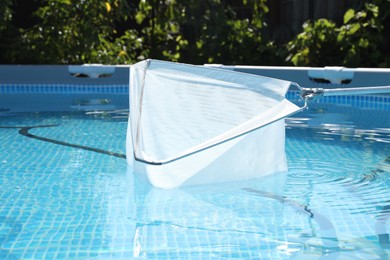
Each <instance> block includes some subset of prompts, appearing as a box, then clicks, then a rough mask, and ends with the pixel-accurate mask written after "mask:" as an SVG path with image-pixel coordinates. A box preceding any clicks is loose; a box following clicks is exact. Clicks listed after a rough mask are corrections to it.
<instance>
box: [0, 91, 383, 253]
mask: <svg viewBox="0 0 390 260" xmlns="http://www.w3.org/2000/svg"><path fill="white" fill-rule="evenodd" d="M22 87H23V92H24V94H23V95H22V96H20V95H21V94H18V93H19V92H20V91H21V89H22ZM45 87H48V89H44V90H42V89H41V90H38V92H39V93H33V92H34V90H36V89H37V86H33V87H31V86H28V85H25V86H11V87H9V88H8V89H7V91H5V92H6V93H5V92H4V93H2V94H3V95H2V96H1V98H0V99H1V103H0V104H1V112H0V126H1V128H0V132H1V135H0V136H1V141H2V145H1V150H0V173H1V175H0V185H1V187H2V188H1V190H0V258H1V259H42V258H46V259H54V258H56V259H61V258H62V259H69V258H71V259H86V258H87V259H129V258H134V257H140V258H147V259H153V258H154V259H177V258H181V259H192V258H197V259H204V258H211V259H214V258H215V259H220V258H222V259H223V258H228V259H231V258H239V259H240V258H241V259H242V258H246V259H291V258H297V259H303V258H306V259H313V258H314V259H315V258H321V257H329V258H331V259H335V258H336V257H340V259H345V258H350V259H386V258H388V256H389V253H390V251H389V250H390V249H389V247H390V244H389V238H388V234H389V230H390V226H389V225H390V221H389V219H390V200H389V196H388V194H389V190H390V175H389V174H390V157H389V156H390V147H389V143H390V130H389V127H390V105H389V104H390V100H389V97H388V96H375V97H372V96H361V97H352V96H347V97H330V98H324V99H323V100H321V101H320V102H318V103H313V104H311V107H310V109H309V110H306V111H304V112H303V113H299V114H297V115H296V116H294V117H292V118H289V119H287V120H286V124H287V130H286V131H287V138H286V152H287V156H288V162H289V171H288V172H287V173H280V174H276V175H273V176H269V177H267V178H263V179H259V180H251V181H247V182H245V181H243V182H240V183H234V184H232V183H226V184H219V185H211V186H202V187H188V188H182V189H177V190H160V189H156V188H153V187H151V186H150V185H149V184H148V183H147V182H145V181H144V180H142V179H140V178H138V177H137V176H136V175H133V174H131V173H129V172H131V169H128V166H127V164H126V160H124V156H123V155H124V154H125V135H126V127H127V114H126V111H124V110H125V109H126V105H127V103H126V102H127V94H126V90H125V88H123V89H121V87H119V88H118V86H105V87H101V86H99V87H95V88H93V87H91V90H90V91H89V92H92V93H93V95H91V94H90V93H84V92H83V91H84V88H80V89H78V88H76V89H72V91H69V88H73V87H74V86H67V85H61V86H58V85H56V86H45ZM38 89H39V88H38ZM29 91H30V92H31V93H26V92H29ZM16 92H18V93H16ZM41 92H45V93H46V94H44V95H42V93H41ZM63 92H66V94H64V93H63ZM81 92H82V93H81ZM295 96H296V93H294V92H290V93H289V98H290V99H294V98H295ZM26 99H27V100H28V99H34V100H37V101H39V100H40V99H41V100H42V103H41V104H43V103H47V102H50V103H51V104H52V106H51V108H52V109H47V106H43V105H42V107H40V108H41V109H39V108H38V107H39V105H37V107H35V106H34V107H25V106H24V104H25V102H19V101H20V100H26ZM15 102H16V103H17V102H19V103H18V106H15V107H13V108H12V109H11V110H8V109H9V107H10V105H9V104H15ZM35 103H37V104H39V103H40V102H35ZM64 106H66V108H67V109H63V107H64ZM43 107H45V108H46V109H45V110H46V111H42V112H36V111H37V110H42V109H43ZM23 108H27V109H23ZM60 108H61V109H60ZM25 110H27V111H25ZM58 110H59V111H58ZM96 111H99V112H96Z"/></svg>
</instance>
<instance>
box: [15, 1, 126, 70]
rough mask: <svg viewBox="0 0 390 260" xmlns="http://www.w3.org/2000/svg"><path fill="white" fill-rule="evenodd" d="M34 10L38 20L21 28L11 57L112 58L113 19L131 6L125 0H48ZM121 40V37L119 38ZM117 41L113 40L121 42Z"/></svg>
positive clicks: (65, 60)
mask: <svg viewBox="0 0 390 260" xmlns="http://www.w3.org/2000/svg"><path fill="white" fill-rule="evenodd" d="M43 3H44V4H43V5H42V6H41V7H40V8H39V9H38V10H37V11H36V12H35V16H36V17H37V18H38V19H39V23H38V24H36V25H34V26H33V27H31V28H28V29H26V30H21V34H20V38H19V39H18V41H17V42H16V46H17V48H16V49H13V50H12V52H11V53H10V59H11V60H12V61H14V62H20V63H49V64H56V63H67V64H72V63H87V62H101V61H102V60H104V61H112V60H111V59H108V54H107V53H111V55H112V56H111V57H113V58H114V57H115V56H116V57H115V58H117V57H118V56H119V53H120V51H119V52H118V53H116V55H115V54H114V53H112V49H111V44H108V42H110V40H111V39H112V37H113V36H115V30H113V28H114V23H115V21H119V20H120V19H122V18H123V10H126V9H128V6H127V4H126V1H124V0H122V1H119V0H107V1H106V2H103V1H99V0H89V1H79V0H47V1H44V2H43ZM118 42H119V41H118ZM118 42H116V43H113V44H118Z"/></svg>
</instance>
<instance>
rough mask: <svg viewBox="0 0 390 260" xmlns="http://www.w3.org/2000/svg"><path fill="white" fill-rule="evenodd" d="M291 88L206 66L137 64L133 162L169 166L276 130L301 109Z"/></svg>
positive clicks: (132, 97) (132, 96)
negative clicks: (258, 132)
mask: <svg viewBox="0 0 390 260" xmlns="http://www.w3.org/2000/svg"><path fill="white" fill-rule="evenodd" d="M290 86H291V82H289V81H284V80H278V79H273V78H268V77H261V76H257V75H251V74H246V73H240V72H235V71H231V70H224V69H217V68H210V67H205V66H194V65H187V64H180V63H173V62H165V61H158V60H145V61H142V62H139V63H136V64H134V65H132V66H131V69H130V121H129V128H130V129H129V133H130V134H131V141H132V145H133V149H131V152H132V153H133V154H132V155H131V156H132V157H133V158H134V159H135V160H136V161H139V162H143V163H146V164H151V165H162V164H167V163H170V162H173V161H176V160H179V159H182V158H184V157H188V156H190V155H192V154H195V153H199V152H201V151H203V150H207V149H209V148H211V147H214V146H218V145H220V144H222V143H224V142H227V141H229V140H232V139H234V138H237V137H239V136H242V135H245V134H247V133H249V132H252V131H255V130H256V129H259V128H262V127H264V126H266V125H269V124H272V123H273V122H276V121H278V120H280V119H283V118H285V117H286V116H289V115H292V114H294V113H296V112H298V111H300V110H301V109H302V108H300V107H298V106H296V105H295V104H293V103H291V102H289V101H288V100H287V99H286V98H285V95H286V92H287V91H288V89H289V87H290ZM281 138H284V136H282V137H281ZM270 149H272V147H271V148H270ZM128 150H129V151H130V149H128Z"/></svg>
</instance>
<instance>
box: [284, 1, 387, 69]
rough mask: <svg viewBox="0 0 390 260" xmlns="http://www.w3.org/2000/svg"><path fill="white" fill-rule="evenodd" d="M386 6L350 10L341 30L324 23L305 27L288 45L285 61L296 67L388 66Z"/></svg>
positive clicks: (367, 5)
mask: <svg viewBox="0 0 390 260" xmlns="http://www.w3.org/2000/svg"><path fill="white" fill-rule="evenodd" d="M389 3H390V1H389V0H385V1H384V0H378V1H374V2H372V3H365V4H364V9H363V10H360V11H356V10H353V9H349V10H347V11H346V12H345V14H344V22H343V24H342V25H341V26H340V27H337V26H336V25H335V23H334V22H332V21H329V20H326V19H320V20H317V21H315V22H307V23H305V24H304V30H303V32H302V33H301V34H299V35H298V36H297V37H296V38H295V39H294V40H292V41H291V42H289V43H288V45H287V48H288V51H289V56H288V57H287V60H288V61H290V62H292V63H293V64H294V65H298V66H325V65H342V66H348V67H361V66H368V67H386V66H389V65H390V57H389V50H388V48H387V46H388V44H389V42H388V39H387V38H388V37H387V36H386V35H387V34H386V33H385V30H386V28H385V27H384V25H387V26H389V23H388V22H389V14H390V11H389V8H390V5H389ZM379 7H380V8H379ZM388 30H389V28H387V31H388Z"/></svg>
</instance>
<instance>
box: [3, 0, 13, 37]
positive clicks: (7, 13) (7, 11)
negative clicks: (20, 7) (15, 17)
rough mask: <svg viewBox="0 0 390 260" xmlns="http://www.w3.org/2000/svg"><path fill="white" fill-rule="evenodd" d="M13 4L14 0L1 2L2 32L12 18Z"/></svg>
mask: <svg viewBox="0 0 390 260" xmlns="http://www.w3.org/2000/svg"><path fill="white" fill-rule="evenodd" d="M11 4H12V0H2V1H1V2H0V32H1V31H3V30H4V29H5V28H6V27H7V25H8V23H9V21H10V20H11V18H12V10H11V8H10V6H11Z"/></svg>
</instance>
